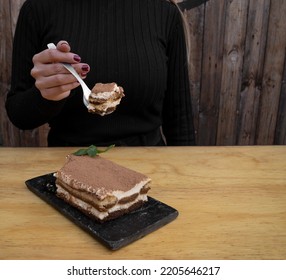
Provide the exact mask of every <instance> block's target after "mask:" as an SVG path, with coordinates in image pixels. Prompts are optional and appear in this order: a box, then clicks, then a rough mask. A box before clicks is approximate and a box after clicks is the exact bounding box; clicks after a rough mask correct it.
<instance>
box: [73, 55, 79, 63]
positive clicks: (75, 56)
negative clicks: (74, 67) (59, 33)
mask: <svg viewBox="0 0 286 280" xmlns="http://www.w3.org/2000/svg"><path fill="white" fill-rule="evenodd" d="M73 59H74V61H76V62H80V61H81V58H80V56H78V55H77V54H75V55H74V56H73Z"/></svg>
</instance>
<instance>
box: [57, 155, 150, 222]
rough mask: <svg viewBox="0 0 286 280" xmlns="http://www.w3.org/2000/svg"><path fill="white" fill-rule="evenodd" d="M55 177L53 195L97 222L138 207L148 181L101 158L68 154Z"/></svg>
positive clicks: (145, 199)
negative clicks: (55, 189) (55, 191)
mask: <svg viewBox="0 0 286 280" xmlns="http://www.w3.org/2000/svg"><path fill="white" fill-rule="evenodd" d="M55 177H56V186H57V196H58V197H60V198H62V199H63V200H65V201H66V202H67V203H69V204H71V205H73V206H75V207H77V208H78V209H80V210H81V211H83V212H84V213H86V214H87V215H89V216H90V217H92V218H95V219H96V220H98V221H100V222H104V221H107V220H110V219H114V218H117V217H119V216H121V215H123V214H126V213H129V212H131V211H133V210H135V209H137V208H139V207H140V206H142V205H143V203H144V202H146V201H147V200H148V197H147V192H148V191H149V189H150V187H149V183H150V181H151V179H150V178H148V177H147V176H146V175H144V174H141V173H139V172H137V171H134V170H131V169H129V168H126V167H123V166H121V165H118V164H116V163H114V162H112V161H110V160H107V159H104V158H103V157H101V156H95V157H90V156H86V155H85V156H75V155H68V156H67V160H66V163H65V164H64V166H63V167H62V168H61V169H60V170H59V171H57V172H56V173H55Z"/></svg>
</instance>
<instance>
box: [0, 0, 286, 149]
mask: <svg viewBox="0 0 286 280" xmlns="http://www.w3.org/2000/svg"><path fill="white" fill-rule="evenodd" d="M183 1H184V0H183ZM185 1H192V0H185ZM193 1H194V0H193ZM23 2H24V0H14V1H10V0H1V4H0V5H1V9H0V21H1V22H0V39H1V49H0V64H1V69H0V78H1V84H0V145H1V142H2V145H4V146H45V145H46V134H47V131H48V127H47V126H43V127H41V128H39V129H36V130H33V131H20V130H18V129H16V128H15V127H13V125H11V123H10V122H9V120H8V119H7V116H6V112H5V109H4V101H5V96H6V93H7V90H8V89H9V85H10V70H11V48H12V37H13V32H14V28H15V23H16V19H17V15H18V11H19V8H20V6H21V5H22V3H23ZM187 6H188V5H184V6H183V7H187ZM184 14H185V16H186V18H187V20H188V22H189V26H190V36H191V59H190V73H189V77H190V83H191V96H192V100H193V111H194V119H195V128H196V133H197V134H196V136H197V143H198V145H272V144H286V115H285V112H286V84H285V81H286V20H285V14H286V0H224V1H220V0H209V1H207V2H206V3H205V4H202V5H200V6H199V7H196V8H193V9H191V10H187V9H186V10H184Z"/></svg>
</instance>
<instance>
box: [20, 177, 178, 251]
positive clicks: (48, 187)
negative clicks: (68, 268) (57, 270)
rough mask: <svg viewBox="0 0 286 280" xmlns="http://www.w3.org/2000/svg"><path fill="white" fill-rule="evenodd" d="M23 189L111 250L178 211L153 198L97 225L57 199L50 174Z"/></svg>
mask: <svg viewBox="0 0 286 280" xmlns="http://www.w3.org/2000/svg"><path fill="white" fill-rule="evenodd" d="M25 183H26V186H27V187H28V189H29V190H30V191H32V192H33V193H35V194H36V195H37V196H39V197H40V198H41V199H43V200H44V201H45V202H47V203H48V204H50V205H51V206H53V207H54V208H55V209H57V210H58V211H59V212H60V213H62V214H63V215H64V216H65V217H67V218H68V219H70V220H71V221H72V222H74V223H75V224H76V225H77V226H79V227H81V228H82V229H84V230H85V231H87V232H88V233H89V234H91V235H92V236H93V237H94V238H96V239H97V240H98V241H99V242H101V243H102V244H103V245H105V246H106V247H107V248H109V249H111V250H117V249H119V248H121V247H123V246H126V245H128V244H130V243H132V242H134V241H136V240H138V239H140V238H142V237H144V236H145V235H147V234H149V233H151V232H153V231H155V230H157V229H159V228H161V227H163V226H164V225H166V224H168V223H170V222H171V221H173V220H174V219H176V217H177V216H178V214H179V213H178V211H177V210H176V209H174V208H172V207H170V206H168V205H166V204H164V203H162V202H160V201H158V200H156V199H154V198H152V197H148V202H146V203H145V204H144V205H143V206H142V207H141V208H139V209H137V210H135V211H133V212H131V213H129V214H126V215H124V216H121V217H119V218H117V219H115V220H111V221H107V222H104V223H100V222H97V221H95V220H93V219H91V218H90V217H88V216H87V215H85V214H84V213H82V212H81V211H79V210H78V209H77V208H75V207H73V206H71V205H69V204H68V203H66V202H65V201H63V200H62V199H60V198H58V197H57V196H56V186H55V177H54V176H53V173H49V174H46V175H42V176H39V177H35V178H32V179H29V180H27V181H26V182H25Z"/></svg>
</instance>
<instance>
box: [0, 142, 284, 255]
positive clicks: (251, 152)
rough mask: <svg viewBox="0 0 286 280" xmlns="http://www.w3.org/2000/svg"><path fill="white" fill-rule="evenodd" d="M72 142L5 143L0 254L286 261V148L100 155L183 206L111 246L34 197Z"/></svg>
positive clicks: (0, 152)
mask: <svg viewBox="0 0 286 280" xmlns="http://www.w3.org/2000/svg"><path fill="white" fill-rule="evenodd" d="M74 151H75V148H0V205H1V206H0V259H102V260H105V259H117V260H119V259H122V260H123V259H131V260H132V259H147V260H149V259H197V260H201V259H286V146H262V147H259V146H245V147H168V148H166V147H162V148H153V147H146V148H119V147H116V148H114V149H112V150H110V151H109V152H108V153H105V154H103V155H102V156H103V157H106V158H109V159H111V160H113V161H114V162H117V163H120V164H122V165H124V166H126V167H130V168H132V169H134V170H137V171H139V172H142V173H145V174H147V175H149V176H150V177H151V178H152V189H151V191H150V192H149V195H150V196H151V197H153V198H156V199H158V200H160V201H162V202H164V203H166V204H168V205H170V206H172V207H174V208H176V209H177V210H178V211H179V213H180V214H179V216H178V218H177V219H176V220H175V221H173V222H171V223H170V224H168V225H166V226H164V227H162V228H160V229H159V230H157V231H155V232H153V233H151V234H149V235H147V236H145V237H144V238H142V239H140V240H138V241H136V242H134V243H132V244H130V245H128V246H126V247H123V248H121V249H119V250H118V251H111V250H109V249H107V248H105V247H104V246H103V245H101V244H100V243H99V242H98V241H97V240H95V239H94V238H92V237H91V236H90V235H89V234H87V233H86V232H84V231H83V230H82V229H80V228H78V227H77V226H76V225H75V224H73V223H72V222H70V221H69V220H68V219H67V218H65V217H64V216H62V215H61V214H60V213H59V212H58V211H56V210H55V209H54V208H52V207H51V206H49V205H48V204H47V203H45V202H44V201H42V200H41V199H40V198H39V197H37V196H36V195H34V194H33V193H32V192H31V191H29V190H28V189H27V187H26V186H25V183H24V182H25V181H26V180H27V179H30V178H34V177H36V176H39V175H44V174H47V173H50V172H53V171H55V170H57V169H58V168H60V167H61V166H62V165H63V163H64V158H65V156H66V155H67V154H68V153H71V152H74Z"/></svg>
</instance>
